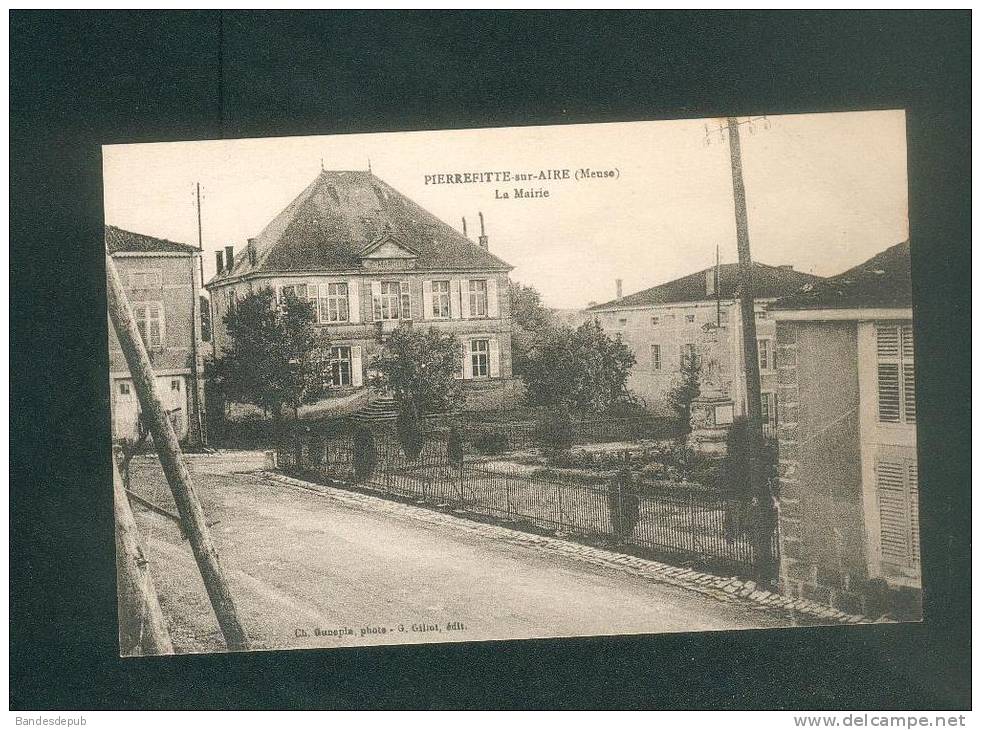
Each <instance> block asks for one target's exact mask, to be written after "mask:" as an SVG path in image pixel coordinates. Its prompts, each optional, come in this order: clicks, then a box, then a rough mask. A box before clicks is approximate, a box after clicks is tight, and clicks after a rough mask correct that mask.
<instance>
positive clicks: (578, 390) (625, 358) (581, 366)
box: [523, 321, 636, 412]
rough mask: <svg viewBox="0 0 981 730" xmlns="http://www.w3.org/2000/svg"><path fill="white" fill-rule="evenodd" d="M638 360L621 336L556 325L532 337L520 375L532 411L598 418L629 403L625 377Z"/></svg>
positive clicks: (594, 327) (589, 325)
mask: <svg viewBox="0 0 981 730" xmlns="http://www.w3.org/2000/svg"><path fill="white" fill-rule="evenodd" d="M635 363H636V358H635V357H634V355H633V353H632V352H631V351H630V348H629V347H628V346H627V345H626V344H624V343H623V341H622V340H621V339H620V336H619V335H617V336H616V337H610V336H609V335H607V334H606V333H605V332H604V331H603V328H602V327H601V326H600V325H599V324H598V323H596V322H592V321H590V322H586V323H584V324H582V325H580V326H579V327H578V328H575V329H573V328H571V327H568V326H563V325H559V326H556V327H549V328H547V329H545V330H543V331H541V332H538V333H537V334H536V337H535V340H534V344H533V346H532V348H531V349H530V351H529V353H528V358H527V364H526V371H525V373H524V375H523V377H524V381H525V384H526V385H527V386H528V400H529V402H530V403H532V404H533V405H546V406H566V407H569V408H576V409H578V410H583V411H592V412H602V411H605V410H608V409H609V408H611V407H613V406H615V405H617V404H620V403H623V402H626V401H629V400H630V394H629V392H628V391H627V377H628V376H629V375H630V368H631V367H633V365H634V364H635Z"/></svg>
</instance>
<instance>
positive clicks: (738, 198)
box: [726, 117, 776, 580]
mask: <svg viewBox="0 0 981 730" xmlns="http://www.w3.org/2000/svg"><path fill="white" fill-rule="evenodd" d="M739 124H740V122H738V121H737V120H736V118H735V117H728V118H727V119H726V126H727V129H728V132H729V159H730V161H731V163H732V196H733V200H734V202H735V212H736V247H737V249H738V252H739V311H740V315H741V316H740V319H741V320H742V335H743V372H744V375H745V392H746V421H747V426H748V428H749V437H750V442H751V443H750V465H749V466H750V481H751V483H750V487H751V493H752V494H753V495H754V498H755V501H756V505H757V525H756V527H757V529H756V530H754V532H755V543H756V544H755V548H756V560H757V563H758V568H759V571H760V575H761V577H762V578H764V579H767V580H772V579H773V578H775V577H776V565H775V560H774V555H773V548H772V529H769V526H770V525H772V524H773V509H774V505H773V496H772V495H771V494H770V485H769V480H768V479H767V476H766V475H765V474H764V473H763V469H762V466H763V465H762V464H761V463H760V456H761V452H762V448H763V443H764V441H763V409H762V405H761V402H760V401H761V396H760V359H759V346H758V343H757V339H756V293H755V288H754V286H753V258H752V256H751V255H750V250H749V218H748V216H747V214H746V187H745V185H744V184H743V163H742V152H741V150H740V146H739Z"/></svg>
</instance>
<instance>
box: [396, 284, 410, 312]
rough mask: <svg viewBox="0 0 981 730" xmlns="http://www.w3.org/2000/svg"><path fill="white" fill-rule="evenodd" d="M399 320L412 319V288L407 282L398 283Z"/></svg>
mask: <svg viewBox="0 0 981 730" xmlns="http://www.w3.org/2000/svg"><path fill="white" fill-rule="evenodd" d="M399 318H400V319H412V287H411V286H410V285H409V282H407V281H400V282H399Z"/></svg>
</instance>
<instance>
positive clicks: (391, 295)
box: [372, 281, 408, 320]
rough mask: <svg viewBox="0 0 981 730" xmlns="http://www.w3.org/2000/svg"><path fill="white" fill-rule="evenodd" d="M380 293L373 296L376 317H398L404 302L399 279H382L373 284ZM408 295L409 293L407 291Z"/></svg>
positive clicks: (378, 318)
mask: <svg viewBox="0 0 981 730" xmlns="http://www.w3.org/2000/svg"><path fill="white" fill-rule="evenodd" d="M376 284H377V291H378V293H377V294H376V295H374V296H373V297H372V299H373V300H374V301H373V307H374V314H375V319H376V320H380V319H398V318H399V312H400V309H401V306H402V305H401V302H402V286H401V284H400V283H399V282H397V281H382V282H376V283H375V284H373V285H372V288H373V289H375V287H376ZM406 296H408V293H406Z"/></svg>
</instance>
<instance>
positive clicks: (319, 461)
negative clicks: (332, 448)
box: [308, 433, 327, 469]
mask: <svg viewBox="0 0 981 730" xmlns="http://www.w3.org/2000/svg"><path fill="white" fill-rule="evenodd" d="M326 460H327V440H326V439H325V438H324V437H323V436H321V435H320V434H319V433H318V434H314V435H313V437H312V438H311V439H310V450H309V459H308V461H309V464H308V466H310V467H312V468H314V469H320V468H322V467H323V464H324V462H325V461H326Z"/></svg>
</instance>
